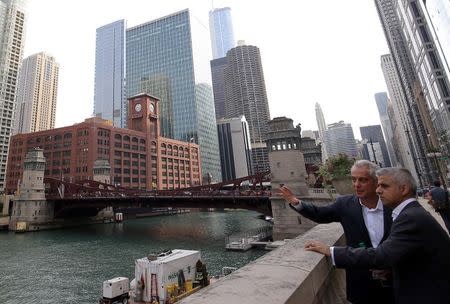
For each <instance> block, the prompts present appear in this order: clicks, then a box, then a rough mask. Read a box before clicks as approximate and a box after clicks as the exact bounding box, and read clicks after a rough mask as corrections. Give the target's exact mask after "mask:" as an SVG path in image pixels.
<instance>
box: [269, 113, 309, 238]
mask: <svg viewBox="0 0 450 304" xmlns="http://www.w3.org/2000/svg"><path fill="white" fill-rule="evenodd" d="M266 142H267V146H268V148H269V164H270V171H271V173H272V182H271V184H272V193H274V195H273V196H272V198H271V199H270V200H271V205H272V214H273V219H274V227H273V238H274V240H280V239H284V238H294V237H296V236H298V235H299V234H300V233H303V232H304V231H306V230H308V229H309V228H311V227H312V226H309V227H306V226H305V225H302V224H303V223H302V220H301V218H300V217H299V214H297V213H296V212H295V211H293V210H291V208H290V207H289V205H288V204H287V203H286V202H285V200H284V199H282V198H279V197H277V196H276V194H275V193H276V191H277V190H276V189H277V188H278V187H279V186H280V185H282V184H283V185H286V186H288V187H289V188H290V189H291V190H292V191H293V192H294V193H295V194H296V195H297V197H304V196H307V195H308V187H307V185H306V179H307V174H306V167H305V160H304V157H303V153H302V152H301V151H300V147H301V128H300V125H298V126H296V127H294V125H293V121H292V119H290V118H286V117H277V118H274V119H273V120H271V121H270V122H269V133H268V138H267V140H266Z"/></svg>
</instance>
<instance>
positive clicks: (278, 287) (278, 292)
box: [179, 223, 346, 304]
mask: <svg viewBox="0 0 450 304" xmlns="http://www.w3.org/2000/svg"><path fill="white" fill-rule="evenodd" d="M311 239H316V240H321V241H323V242H324V243H326V244H328V245H330V246H332V245H342V244H344V237H343V230H342V228H341V225H340V224H339V223H332V224H326V225H318V226H316V227H314V228H312V229H311V230H309V231H308V232H306V233H305V234H304V235H302V236H299V237H297V238H296V239H294V240H292V241H290V242H288V243H287V244H286V245H284V246H282V247H280V248H278V249H276V250H274V251H271V252H269V253H267V254H266V255H264V256H262V257H261V258H259V259H257V260H256V261H254V262H252V263H250V264H248V265H246V266H244V267H242V268H240V269H238V270H237V271H235V272H233V273H232V274H230V275H228V276H226V277H224V278H222V279H220V280H219V281H217V282H215V283H214V284H213V285H210V286H208V287H206V288H204V289H202V290H200V291H199V292H197V293H195V294H193V295H191V296H189V297H188V298H186V299H184V300H182V301H181V302H179V303H183V304H187V303H191V304H192V303H209V304H222V303H223V304H225V303H226V304H229V303H248V304H253V303H254V304H256V303H258V304H260V303H302V304H308V303H314V304H316V303H324V304H326V303H334V304H336V303H346V302H345V292H344V290H345V279H344V278H345V275H344V271H342V270H335V269H334V268H333V267H332V266H331V261H330V260H329V259H328V258H325V257H324V256H322V255H320V254H317V253H313V252H307V251H305V250H304V249H303V247H304V244H305V242H306V241H307V240H311Z"/></svg>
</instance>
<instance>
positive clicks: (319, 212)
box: [291, 199, 342, 224]
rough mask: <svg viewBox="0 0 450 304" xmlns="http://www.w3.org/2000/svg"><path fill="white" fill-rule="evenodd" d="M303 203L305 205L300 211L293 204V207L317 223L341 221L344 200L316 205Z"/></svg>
mask: <svg viewBox="0 0 450 304" xmlns="http://www.w3.org/2000/svg"><path fill="white" fill-rule="evenodd" d="M301 204H302V206H303V207H302V209H301V210H300V211H298V210H297V209H295V208H294V207H292V206H291V208H292V209H294V210H295V211H297V212H298V213H300V214H301V215H303V216H304V217H306V218H308V219H310V220H312V221H314V222H316V223H321V224H323V223H331V222H340V221H341V208H342V200H340V199H337V200H336V202H334V203H332V204H330V205H327V206H315V205H313V204H311V203H307V202H301Z"/></svg>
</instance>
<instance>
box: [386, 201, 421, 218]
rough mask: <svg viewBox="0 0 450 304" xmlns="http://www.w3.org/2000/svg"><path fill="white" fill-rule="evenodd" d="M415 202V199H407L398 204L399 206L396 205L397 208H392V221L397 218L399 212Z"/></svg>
mask: <svg viewBox="0 0 450 304" xmlns="http://www.w3.org/2000/svg"><path fill="white" fill-rule="evenodd" d="M414 201H416V199H415V198H408V199H407V200H404V201H403V202H401V203H400V205H398V206H397V207H395V208H394V210H392V220H393V221H395V219H396V218H397V216H398V215H399V214H400V212H402V210H403V209H404V208H405V207H406V206H407V205H408V204H409V203H411V202H414Z"/></svg>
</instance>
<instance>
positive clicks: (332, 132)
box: [324, 121, 358, 157]
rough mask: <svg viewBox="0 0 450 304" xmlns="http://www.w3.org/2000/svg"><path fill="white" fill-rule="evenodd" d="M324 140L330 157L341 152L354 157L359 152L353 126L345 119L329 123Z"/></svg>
mask: <svg viewBox="0 0 450 304" xmlns="http://www.w3.org/2000/svg"><path fill="white" fill-rule="evenodd" d="M324 142H325V146H326V149H327V154H328V157H333V156H336V155H338V154H339V153H344V154H347V155H348V156H352V157H356V156H357V154H358V152H357V149H356V141H355V136H354V134H353V129H352V126H351V124H346V123H344V122H343V121H340V122H336V123H332V124H329V125H328V127H327V129H326V130H325V132H324Z"/></svg>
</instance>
